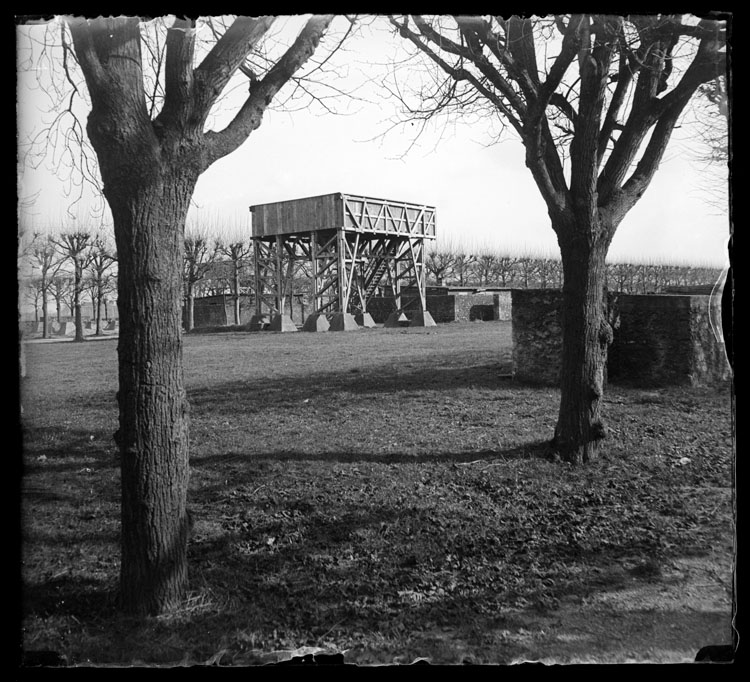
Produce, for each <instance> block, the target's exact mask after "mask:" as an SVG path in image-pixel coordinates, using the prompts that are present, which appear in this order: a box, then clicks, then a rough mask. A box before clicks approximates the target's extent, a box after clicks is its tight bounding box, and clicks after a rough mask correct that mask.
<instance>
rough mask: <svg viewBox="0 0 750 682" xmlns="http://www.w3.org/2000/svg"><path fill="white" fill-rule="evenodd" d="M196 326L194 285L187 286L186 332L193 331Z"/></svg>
mask: <svg viewBox="0 0 750 682" xmlns="http://www.w3.org/2000/svg"><path fill="white" fill-rule="evenodd" d="M194 326H195V291H194V290H193V285H192V284H191V283H190V282H188V284H187V297H186V299H185V331H186V332H189V331H192V330H193V327H194Z"/></svg>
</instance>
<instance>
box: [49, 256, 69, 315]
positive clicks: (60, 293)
mask: <svg viewBox="0 0 750 682" xmlns="http://www.w3.org/2000/svg"><path fill="white" fill-rule="evenodd" d="M72 287H73V277H72V276H71V275H70V274H69V273H66V272H64V271H63V270H62V269H61V270H60V271H58V273H57V274H56V275H55V276H54V277H53V278H52V280H51V283H50V289H49V290H50V294H51V295H52V299H53V300H54V302H55V320H56V321H57V322H58V323H59V322H61V321H62V305H63V303H64V302H65V297H66V295H68V294H69V293H70V291H71V289H72ZM71 300H72V299H71Z"/></svg>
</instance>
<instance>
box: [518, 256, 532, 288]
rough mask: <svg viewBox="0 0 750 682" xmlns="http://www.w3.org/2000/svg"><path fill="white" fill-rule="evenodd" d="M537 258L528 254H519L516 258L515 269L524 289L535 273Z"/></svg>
mask: <svg viewBox="0 0 750 682" xmlns="http://www.w3.org/2000/svg"><path fill="white" fill-rule="evenodd" d="M536 268H537V260H536V259H535V258H534V257H533V256H530V255H525V256H521V257H520V258H518V259H516V271H517V272H518V280H519V281H520V283H521V286H523V288H524V289H528V288H529V286H530V285H532V284H533V277H534V275H535V273H536Z"/></svg>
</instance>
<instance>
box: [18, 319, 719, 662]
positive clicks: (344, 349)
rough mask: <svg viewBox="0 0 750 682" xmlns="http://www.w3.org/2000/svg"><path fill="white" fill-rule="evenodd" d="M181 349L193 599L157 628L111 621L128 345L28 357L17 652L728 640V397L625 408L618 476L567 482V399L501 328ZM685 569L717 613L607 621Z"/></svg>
mask: <svg viewBox="0 0 750 682" xmlns="http://www.w3.org/2000/svg"><path fill="white" fill-rule="evenodd" d="M184 341H185V354H184V355H185V368H186V369H185V380H186V385H187V388H188V392H189V397H190V401H191V405H192V411H191V468H192V478H191V486H190V497H189V505H190V507H191V510H192V512H193V516H194V518H195V525H194V529H193V535H192V538H191V542H190V548H189V554H190V567H191V593H190V595H189V597H188V599H187V600H186V601H185V603H184V605H183V607H182V608H181V609H180V610H178V611H176V612H175V613H172V614H169V615H168V616H164V617H160V618H154V619H145V620H133V619H129V618H126V617H124V616H122V615H121V614H119V613H118V612H117V610H116V607H115V595H116V589H117V578H118V567H119V566H118V564H119V561H118V552H119V549H118V542H119V540H118V533H119V471H118V459H117V453H116V450H115V446H114V443H113V442H112V437H111V435H112V433H113V432H114V431H115V429H116V425H117V424H116V422H117V408H116V404H115V392H116V380H117V379H116V377H117V368H116V345H115V343H114V342H111V341H102V342H99V343H88V344H74V343H57V344H30V345H29V346H28V348H27V371H28V376H27V378H26V379H25V380H24V386H23V392H22V404H23V410H24V412H23V427H24V434H23V435H24V465H25V468H24V477H23V481H22V490H21V493H22V511H23V536H22V539H23V566H22V578H23V588H24V600H23V627H24V631H23V645H24V649H25V650H27V651H32V650H33V651H38V650H54V651H58V652H60V653H63V654H64V655H65V656H66V657H67V660H68V662H69V663H79V664H86V663H97V664H107V663H111V664H138V663H143V664H149V665H153V664H159V663H170V664H173V663H179V662H182V663H191V662H209V663H214V664H220V665H231V664H234V665H240V664H253V663H261V662H267V661H269V660H275V658H278V657H279V656H280V654H278V652H279V651H280V650H295V649H299V648H300V647H319V648H323V649H327V650H335V651H346V652H347V653H346V660H347V662H360V663H383V662H394V661H396V662H410V661H412V660H414V659H415V658H417V657H425V658H428V659H429V660H431V661H432V662H435V663H460V662H463V661H471V662H474V663H503V662H511V661H516V660H524V659H544V658H545V657H549V656H553V657H554V660H560V661H570V660H582V659H584V660H585V659H586V658H587V657H588V659H589V660H598V661H607V662H614V661H620V660H684V659H686V658H689V656H690V655H691V653H692V655H694V653H695V651H697V649H698V648H700V647H701V646H703V645H705V644H714V643H727V642H728V641H729V639H728V637H729V616H730V614H729V606H728V605H729V597H728V595H727V593H726V592H725V591H724V592H722V590H723V588H724V586H726V585H728V584H729V581H730V578H731V576H730V575H729V569H728V563H727V562H728V561H731V553H732V521H731V519H732V514H731V511H732V506H731V505H732V502H731V491H732V439H731V423H730V396H729V392H728V390H725V391H721V390H720V391H715V390H711V391H708V390H690V391H687V390H684V389H674V390H672V389H669V390H658V391H640V390H636V389H630V388H627V389H626V388H618V387H615V386H610V387H609V388H608V392H607V399H606V405H605V408H606V409H605V413H606V414H605V418H606V419H607V422H608V424H609V426H610V429H611V432H610V439H609V440H608V441H607V448H606V449H605V452H604V455H603V456H602V457H601V458H600V459H599V460H598V461H597V462H595V463H592V464H590V465H588V466H585V467H582V468H571V467H569V466H567V465H564V464H559V463H557V464H555V463H551V462H548V461H546V460H545V459H543V458H541V457H540V456H539V454H540V453H542V452H543V451H544V443H545V441H546V440H548V439H549V438H550V437H551V434H552V429H553V426H554V422H555V418H556V414H557V408H558V400H559V394H558V392H557V391H556V390H552V389H540V388H533V387H528V386H523V385H520V384H517V383H514V382H513V381H512V380H511V379H510V378H508V376H507V375H508V373H509V369H510V353H511V339H510V325H509V324H507V323H477V324H464V325H461V324H450V325H441V326H439V327H437V328H428V329H406V330H399V329H394V330H386V329H373V330H361V331H358V332H352V333H338V334H337V333H327V334H307V333H300V334H278V333H228V334H210V335H199V334H191V335H188V336H186V337H185V339H184ZM717 557H718V559H717ZM715 559H716V561H714V560H715ZM690 561H699V562H700V561H703V562H704V563H706V562H707V565H709V567H710V566H714V567H715V569H714V570H715V571H716V572H717V573H716V576H715V579H714V581H713V584H714V585H718V587H719V597H717V599H714V600H713V601H711V600H709V602H710V603H708V605H707V606H706V605H704V607H701V608H700V609H695V608H693V606H694V604H693V605H692V606H691V604H686V605H683V604H681V603H680V602H677V603H675V602H666V601H664V599H662V601H661V602H657V608H656V609H655V610H654V608H653V604H652V605H651V606H648V607H647V606H642V608H639V609H636V610H635V611H634V609H627V608H624V607H623V606H622V604H619V605H617V604H615V603H614V602H613V600H612V599H611V598H609V597H607V598H606V599H605V597H606V595H613V594H620V593H626V592H627V590H632V589H638V590H641V594H642V593H643V590H647V589H655V588H656V587H658V588H659V590H661V591H662V592H665V591H670V590H671V593H675V591H677V593H679V592H680V590H683V591H684V590H685V589H686V588H685V587H684V581H685V580H686V577H688V573H689V570H688V569H687V568H685V566H687V565H688V564H686V563H684V562H690ZM681 562H682V563H681ZM717 562H718V563H717ZM690 565H691V566H692V565H693V564H690ZM623 591H625V592H623ZM685 594H687V592H685ZM704 601H705V600H704ZM605 602H606V603H605ZM629 603H631V604H635V603H638V602H637V600H630V602H629ZM659 605H660V607H659ZM683 606H686V608H683ZM649 609H651V610H650V611H649ZM691 609H692V610H691ZM636 611H637V612H636ZM626 612H627V613H626ZM571 613H580V614H583V615H584V616H585V619H586V622H585V623H579V624H578V625H576V626H575V627H574V626H573V619H572V618H571V619H566V618H564V617H563V616H564V615H565V614H571ZM659 618H661V619H662V620H663V621H664V622H665V623H669V624H670V626H669V627H667V626H666V625H665V626H664V628H656V626H655V625H654V624H655V623H657V622H661V621H660V620H659ZM597 619H598V620H597ZM618 619H620V620H618ZM633 619H637V620H633ZM614 622H617V623H621V625H622V627H629V628H631V629H632V630H633V633H631V634H630V635H629V639H628V640H627V642H625V641H618V640H617V636H618V635H619V636H621V637H622V636H623V635H622V632H618V631H617V627H618V626H617V625H613V623H614ZM540 623H543V624H544V625H543V627H542V625H540ZM644 623H651V624H652V625H651V627H650V628H649V627H646V628H645V629H644ZM674 623H678V624H679V627H677V629H670V628H674V627H675V626H674ZM576 628H578V629H576ZM581 628H583V630H581ZM586 628H588V629H586ZM582 632H583V633H584V634H581V633H582ZM638 633H640V636H641V637H642V639H641V640H639V641H640V644H633V641H634V640H633V637H635V635H636V634H638ZM707 637H708V638H709V639H710V640H711V641H707V640H706V638H707ZM644 638H645V639H644ZM553 639H554V641H552V640H553ZM628 646H635V647H636V649H635V650H631V649H629V648H628Z"/></svg>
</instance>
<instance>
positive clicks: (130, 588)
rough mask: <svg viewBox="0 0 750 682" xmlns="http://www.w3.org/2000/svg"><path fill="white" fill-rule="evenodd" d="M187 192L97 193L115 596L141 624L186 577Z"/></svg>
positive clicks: (182, 182)
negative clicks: (113, 427) (112, 429)
mask: <svg viewBox="0 0 750 682" xmlns="http://www.w3.org/2000/svg"><path fill="white" fill-rule="evenodd" d="M194 186H195V182H194V181H191V180H190V179H185V178H179V177H174V176H173V175H170V174H169V173H163V174H160V177H159V181H158V182H154V183H153V184H152V185H151V186H150V187H142V188H140V189H139V190H137V191H130V192H128V191H127V190H128V189H129V188H123V187H121V186H120V187H117V188H113V187H112V186H110V187H109V190H108V189H107V187H106V186H105V194H106V196H107V200H108V202H109V205H110V207H111V209H112V217H113V221H114V228H115V239H116V241H117V249H118V254H119V257H120V260H119V277H118V299H117V305H118V310H119V318H120V332H119V344H118V351H119V386H120V388H119V393H118V403H119V411H120V428H119V431H118V432H117V442H118V444H119V447H120V453H121V457H122V462H121V468H122V538H121V550H122V560H121V580H120V597H121V602H122V607H123V608H124V610H125V611H127V612H130V613H137V614H142V615H146V614H158V613H161V612H163V611H165V610H169V609H170V608H173V607H174V606H176V605H177V603H178V602H179V601H180V599H182V598H183V596H184V593H185V589H186V585H187V577H188V576H187V533H188V518H187V508H186V499H187V486H188V475H189V467H188V426H187V411H188V404H187V399H186V397H185V389H184V385H183V371H182V335H181V333H180V329H181V318H182V310H181V301H182V243H183V227H184V222H185V216H186V214H187V209H188V204H189V200H190V197H191V196H192V192H193V189H194ZM154 472H160V475H159V476H156V475H154ZM165 476H166V477H168V481H167V482H166V483H167V484H166V485H165V480H164V478H163V477H165Z"/></svg>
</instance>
